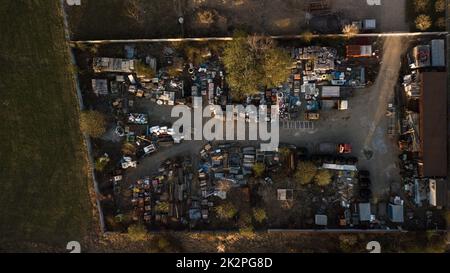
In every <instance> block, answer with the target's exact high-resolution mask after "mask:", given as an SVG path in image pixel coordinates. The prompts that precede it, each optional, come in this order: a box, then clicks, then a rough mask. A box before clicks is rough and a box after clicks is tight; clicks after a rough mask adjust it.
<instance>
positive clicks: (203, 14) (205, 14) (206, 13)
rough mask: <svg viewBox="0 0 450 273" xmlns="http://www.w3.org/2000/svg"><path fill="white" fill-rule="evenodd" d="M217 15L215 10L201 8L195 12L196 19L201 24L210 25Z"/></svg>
mask: <svg viewBox="0 0 450 273" xmlns="http://www.w3.org/2000/svg"><path fill="white" fill-rule="evenodd" d="M216 16H217V11H215V10H208V9H203V10H199V11H198V12H197V21H198V22H199V23H200V24H202V25H207V26H209V25H211V24H212V23H214V21H215V18H216Z"/></svg>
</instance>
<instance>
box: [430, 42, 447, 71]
mask: <svg viewBox="0 0 450 273" xmlns="http://www.w3.org/2000/svg"><path fill="white" fill-rule="evenodd" d="M431 65H432V66H434V67H444V66H445V41H444V40H443V39H436V40H432V41H431Z"/></svg>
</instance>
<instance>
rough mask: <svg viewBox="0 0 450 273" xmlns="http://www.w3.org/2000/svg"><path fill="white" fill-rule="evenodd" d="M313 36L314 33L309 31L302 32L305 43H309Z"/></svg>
mask: <svg viewBox="0 0 450 273" xmlns="http://www.w3.org/2000/svg"><path fill="white" fill-rule="evenodd" d="M313 38H314V34H313V33H312V32H311V31H309V30H308V31H305V32H303V33H302V39H303V41H305V42H306V43H310V42H311V41H312V40H313Z"/></svg>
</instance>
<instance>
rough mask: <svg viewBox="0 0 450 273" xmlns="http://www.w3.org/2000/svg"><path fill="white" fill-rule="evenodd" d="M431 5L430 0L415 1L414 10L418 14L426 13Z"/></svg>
mask: <svg viewBox="0 0 450 273" xmlns="http://www.w3.org/2000/svg"><path fill="white" fill-rule="evenodd" d="M429 4H430V1H429V0H414V10H415V11H416V12H425V11H427V9H428V5H429Z"/></svg>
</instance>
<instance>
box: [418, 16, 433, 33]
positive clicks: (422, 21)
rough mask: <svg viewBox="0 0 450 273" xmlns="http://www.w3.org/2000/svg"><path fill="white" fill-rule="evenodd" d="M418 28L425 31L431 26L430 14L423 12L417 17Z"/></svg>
mask: <svg viewBox="0 0 450 273" xmlns="http://www.w3.org/2000/svg"><path fill="white" fill-rule="evenodd" d="M415 23H416V28H417V29H418V30H421V31H425V30H427V29H429V28H430V27H431V18H430V16H428V15H425V14H421V15H419V16H417V18H416V21H415Z"/></svg>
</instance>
